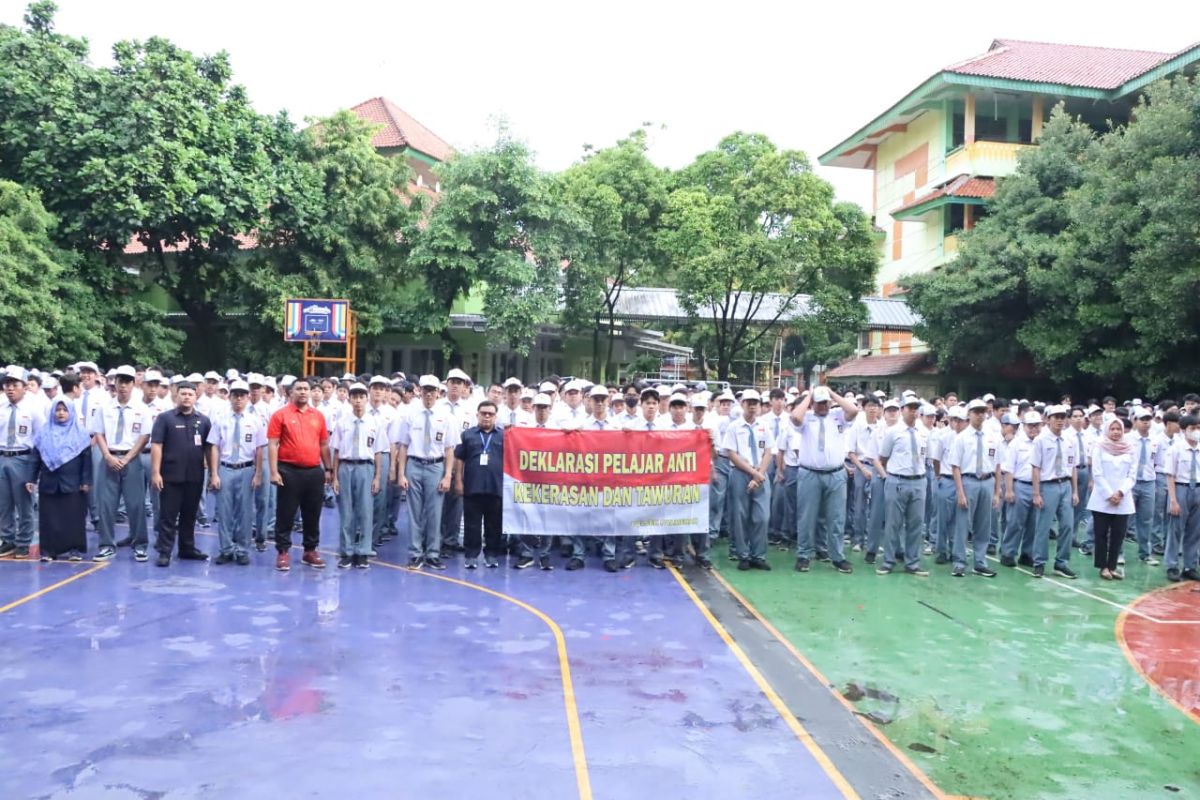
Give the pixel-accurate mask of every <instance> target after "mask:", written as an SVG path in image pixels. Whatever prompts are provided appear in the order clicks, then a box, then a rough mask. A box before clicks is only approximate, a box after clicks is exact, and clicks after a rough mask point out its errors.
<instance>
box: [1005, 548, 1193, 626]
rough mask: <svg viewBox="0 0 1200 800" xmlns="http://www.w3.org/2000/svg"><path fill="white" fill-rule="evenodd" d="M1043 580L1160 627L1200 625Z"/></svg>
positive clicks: (1016, 568)
mask: <svg viewBox="0 0 1200 800" xmlns="http://www.w3.org/2000/svg"><path fill="white" fill-rule="evenodd" d="M987 560H988V561H994V562H995V563H997V564H999V563H1000V559H998V558H996V557H995V556H988V557H987ZM1005 569H1015V570H1016V571H1017V572H1023V573H1025V574H1026V575H1028V576H1029V577H1031V578H1032V577H1033V573H1032V572H1030V571H1029V570H1027V569H1025V568H1024V567H1005ZM1041 580H1043V581H1045V582H1046V583H1053V584H1054V585H1055V586H1061V587H1062V588H1064V589H1069V590H1071V591H1072V592H1075V593H1076V594H1081V595H1083V596H1084V597H1090V598H1091V599H1093V600H1098V601H1100V602H1101V603H1104V604H1105V605H1109V606H1112V607H1113V608H1116V609H1119V610H1121V611H1127V612H1128V613H1130V614H1132V615H1133V616H1135V617H1141V618H1142V619H1144V620H1146V621H1147V622H1153V623H1155V624H1158V625H1200V619H1159V618H1158V617H1154V616H1151V615H1150V614H1147V613H1145V612H1142V611H1138V610H1137V609H1136V608H1134V607H1133V606H1130V605H1126V604H1124V603H1118V602H1117V601H1115V600H1109V599H1108V598H1107V597H1101V596H1100V595H1098V594H1092V593H1091V592H1089V591H1087V590H1086V589H1080V588H1079V587H1078V586H1072V585H1071V584H1069V583H1063V582H1062V581H1060V580H1056V579H1055V578H1049V577H1043V578H1041Z"/></svg>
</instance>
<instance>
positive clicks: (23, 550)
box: [12, 544, 29, 561]
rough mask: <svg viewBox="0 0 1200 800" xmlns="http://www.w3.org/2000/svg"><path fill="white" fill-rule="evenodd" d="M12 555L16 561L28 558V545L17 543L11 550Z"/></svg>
mask: <svg viewBox="0 0 1200 800" xmlns="http://www.w3.org/2000/svg"><path fill="white" fill-rule="evenodd" d="M12 557H13V558H15V559H16V560H17V561H24V560H25V559H27V558H29V546H28V545H24V544H19V545H17V549H16V550H13V554H12Z"/></svg>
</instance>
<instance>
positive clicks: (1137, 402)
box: [1130, 397, 1142, 406]
mask: <svg viewBox="0 0 1200 800" xmlns="http://www.w3.org/2000/svg"><path fill="white" fill-rule="evenodd" d="M1141 404H1142V398H1140V397H1135V398H1133V401H1132V402H1131V403H1130V405H1134V406H1140V405H1141Z"/></svg>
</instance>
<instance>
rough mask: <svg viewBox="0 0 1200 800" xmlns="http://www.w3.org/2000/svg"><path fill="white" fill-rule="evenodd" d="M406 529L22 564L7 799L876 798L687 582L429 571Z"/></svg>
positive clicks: (1, 567)
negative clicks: (412, 567)
mask: <svg viewBox="0 0 1200 800" xmlns="http://www.w3.org/2000/svg"><path fill="white" fill-rule="evenodd" d="M325 523H326V524H325V525H324V526H323V527H324V531H325V541H326V544H327V546H331V547H332V546H335V545H334V542H335V541H336V538H335V537H336V526H335V524H334V523H335V520H334V518H333V517H332V512H326V518H325ZM405 538H406V537H405V536H404V535H401V537H400V538H399V539H398V540H397V541H394V542H392V543H390V544H388V545H386V546H385V548H384V549H383V550H382V551H381V552H380V559H379V561H377V562H375V563H374V566H373V567H372V569H370V570H368V571H366V572H363V571H359V570H345V571H342V570H337V569H336V568H334V567H333V566H332V562H331V565H330V567H329V568H328V569H326V570H324V571H323V572H317V571H313V570H310V569H305V568H301V567H299V566H298V565H297V566H296V567H293V570H292V572H291V573H277V572H275V571H274V570H273V569H272V563H271V562H272V556H273V553H272V551H268V552H266V553H261V554H255V558H254V563H253V564H252V565H251V566H249V567H238V566H236V565H226V566H216V565H214V564H212V563H211V562H210V563H195V562H179V561H173V562H172V564H171V567H170V568H169V569H159V568H156V567H155V566H154V565H153V563H149V564H137V563H135V562H134V561H133V560H132V558H131V554H130V552H129V551H128V550H121V551H120V552H119V555H118V558H117V560H116V561H114V562H111V563H109V564H107V565H93V564H92V563H91V562H83V563H81V564H67V563H52V564H39V563H36V562H12V561H6V562H0V638H2V640H3V642H4V647H3V649H2V650H0V679H3V685H4V687H5V700H6V702H5V703H4V705H3V711H2V712H0V713H2V714H3V722H2V724H0V797H2V798H24V797H72V798H74V797H104V798H110V797H111V798H121V797H130V798H135V797H136V798H147V797H164V796H166V797H213V798H218V797H219V798H234V797H255V798H263V797H339V798H342V797H364V798H367V797H411V798H433V797H437V798H453V797H468V796H469V797H479V796H484V797H496V798H531V799H533V798H539V799H540V798H547V799H553V800H561V799H562V798H574V797H584V798H588V797H593V796H594V797H596V798H656V797H657V798H682V797H687V798H695V799H700V798H731V797H746V796H750V795H751V794H752V795H753V796H754V797H755V798H758V799H759V800H767V799H768V798H785V797H786V798H794V797H805V798H833V797H843V796H856V795H855V794H854V793H853V789H850V787H849V786H848V785H847V784H846V783H845V780H844V779H843V778H842V777H841V775H840V774H839V773H838V771H837V770H836V769H835V768H834V767H833V766H832V765H831V764H829V763H828V762H827V761H826V762H825V763H824V764H823V763H821V762H822V760H823V758H824V757H823V754H822V752H821V750H820V749H819V748H817V747H816V746H815V745H814V744H813V743H812V742H811V741H808V742H807V743H806V741H805V739H806V737H807V733H806V731H805V730H804V729H803V727H802V726H800V724H799V723H798V722H797V720H796V719H794V718H793V719H791V720H790V721H789V719H788V718H787V716H785V714H781V713H780V709H781V708H782V706H781V705H778V704H777V703H776V702H773V700H772V697H771V696H770V695H771V690H770V687H769V686H768V687H767V688H768V692H767V693H765V692H764V689H763V686H764V683H762V682H761V675H759V676H758V677H757V678H756V677H755V671H754V670H753V669H748V668H747V667H746V665H745V664H744V663H743V662H742V661H740V660H739V658H738V656H737V654H736V653H735V651H734V650H733V649H731V647H730V645H729V644H728V643H727V642H726V641H724V640H723V638H722V635H721V633H720V632H719V628H718V627H717V626H715V625H714V624H713V623H714V622H715V620H710V619H709V618H707V617H706V615H705V613H703V612H702V611H701V606H700V605H698V603H699V601H698V600H696V601H693V599H692V597H690V596H689V590H688V589H685V586H684V585H683V583H682V582H680V581H679V580H677V579H676V578H675V577H674V576H673V574H672V573H668V572H660V571H656V570H652V569H648V568H646V567H644V566H640V567H638V568H635V569H632V570H628V571H625V572H622V573H620V574H617V575H612V574H607V573H605V572H603V571H602V570H600V569H599V568H598V564H591V563H589V568H588V569H585V570H583V571H581V572H575V573H566V572H564V571H562V570H561V568H560V569H558V570H556V571H554V572H551V573H544V572H539V571H537V570H525V571H516V570H513V569H507V568H501V569H498V570H480V571H478V572H466V571H460V569H461V562H460V561H458V560H455V561H453V562H452V565H451V568H450V569H449V570H448V571H447V572H445V573H438V574H436V575H435V574H430V573H427V572H422V573H412V572H409V571H407V570H404V569H401V568H399V567H398V566H389V564H398V563H400V561H401V560H402V554H403V549H402V548H403V542H404V539H405ZM198 539H199V542H200V544H201V545H202V546H204V547H205V549H207V550H208V551H209V552H213V551H214V550H215V543H216V539H215V537H212V536H200V537H198ZM39 592H40V594H38V593H39ZM564 657H565V659H564ZM778 699H779V698H778V697H775V698H774V700H775V701H778ZM784 710H785V711H786V709H784Z"/></svg>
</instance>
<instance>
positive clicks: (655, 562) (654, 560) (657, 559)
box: [649, 556, 667, 569]
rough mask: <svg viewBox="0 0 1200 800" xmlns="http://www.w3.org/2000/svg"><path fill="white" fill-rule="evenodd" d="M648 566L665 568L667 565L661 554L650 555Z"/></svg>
mask: <svg viewBox="0 0 1200 800" xmlns="http://www.w3.org/2000/svg"><path fill="white" fill-rule="evenodd" d="M649 561H650V566H652V567H654V568H655V569H666V568H667V565H666V564H665V563H664V562H663V560H662V556H650V559H649Z"/></svg>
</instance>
